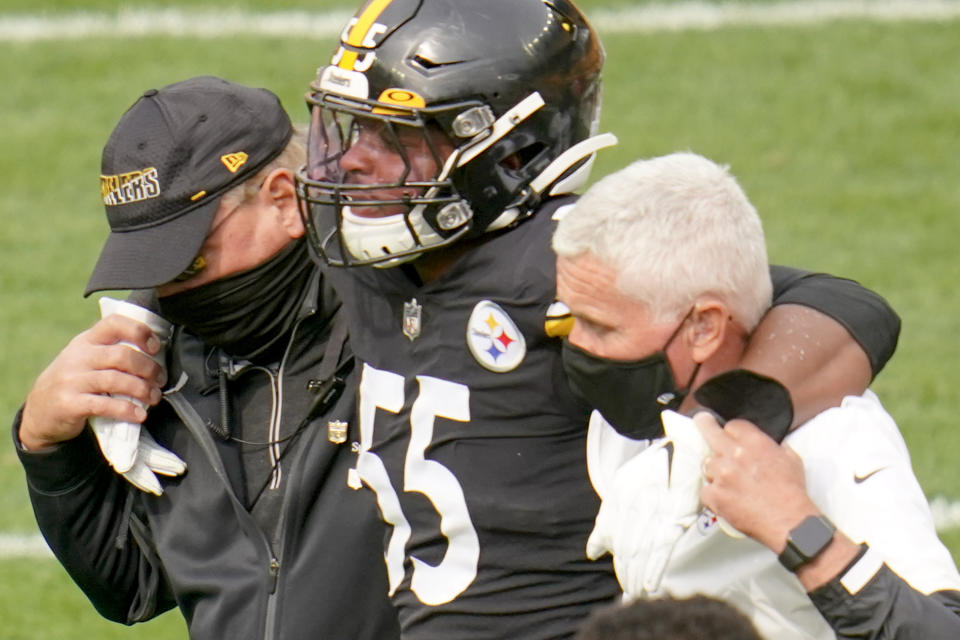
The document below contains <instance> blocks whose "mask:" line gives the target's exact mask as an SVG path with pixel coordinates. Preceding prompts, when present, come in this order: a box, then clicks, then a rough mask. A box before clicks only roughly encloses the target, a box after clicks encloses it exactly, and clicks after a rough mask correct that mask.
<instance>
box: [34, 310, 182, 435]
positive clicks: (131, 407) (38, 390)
mask: <svg viewBox="0 0 960 640" xmlns="http://www.w3.org/2000/svg"><path fill="white" fill-rule="evenodd" d="M121 342H129V343H131V344H133V345H136V346H137V347H139V348H140V349H142V350H143V351H144V352H146V353H140V352H139V351H137V350H136V349H131V348H130V347H129V346H127V345H124V344H120V343H121ZM161 347H162V344H161V342H160V341H159V340H158V339H157V337H156V336H155V335H154V334H153V332H152V331H151V330H150V328H149V327H147V326H146V325H145V324H143V323H141V322H136V321H134V320H131V319H129V318H124V317H122V316H119V315H112V316H108V317H106V318H104V319H102V320H100V321H99V322H97V323H96V324H95V325H93V327H91V328H90V329H88V330H87V331H84V332H83V333H81V334H80V335H78V336H76V337H75V338H74V339H73V340H71V341H70V343H69V344H68V345H67V346H66V347H65V348H64V349H63V351H61V352H60V354H59V355H57V357H56V358H55V359H54V360H53V362H52V363H50V365H49V366H48V367H47V368H46V369H45V370H44V371H43V372H42V373H41V374H40V376H39V377H38V378H37V380H36V382H35V383H34V385H33V388H32V389H31V391H30V393H29V394H28V395H27V401H26V404H25V406H24V411H23V418H22V421H21V423H20V433H19V436H20V442H22V443H23V445H24V446H25V447H26V448H27V449H28V450H31V451H32V450H37V449H42V448H44V447H47V446H50V445H53V444H56V443H58V442H63V441H65V440H70V439H73V438H75V437H77V436H78V435H79V434H80V432H81V431H83V428H84V425H85V424H86V421H87V419H88V418H90V417H92V416H104V417H107V418H114V419H117V420H125V421H129V422H136V423H141V422H143V421H144V420H145V419H146V417H147V414H146V411H145V410H144V409H143V408H141V407H139V406H137V405H136V404H135V403H133V402H131V401H129V400H126V399H122V398H115V397H110V395H108V394H117V395H121V396H128V397H130V398H134V399H136V400H139V401H140V402H142V403H143V404H144V405H148V406H152V405H154V404H156V403H157V402H159V401H160V398H161V388H162V387H163V385H164V384H165V383H166V372H165V371H164V368H163V367H162V366H161V365H159V364H157V363H156V362H154V361H153V360H152V359H151V358H150V355H152V354H156V353H158V352H159V351H160V349H161ZM148 354H149V355H148Z"/></svg>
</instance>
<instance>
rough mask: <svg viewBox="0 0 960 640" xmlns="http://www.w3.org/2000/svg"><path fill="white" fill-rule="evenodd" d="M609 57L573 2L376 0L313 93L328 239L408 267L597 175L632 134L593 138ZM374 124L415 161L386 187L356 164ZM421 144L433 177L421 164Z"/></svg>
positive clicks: (306, 196)
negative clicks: (356, 148)
mask: <svg viewBox="0 0 960 640" xmlns="http://www.w3.org/2000/svg"><path fill="white" fill-rule="evenodd" d="M603 59H604V53H603V48H602V46H601V44H600V41H599V39H598V37H597V35H596V33H595V32H594V30H593V29H592V28H591V27H590V25H589V24H588V23H587V21H586V19H585V18H584V17H583V15H582V14H581V13H580V11H579V10H578V9H577V8H576V7H575V6H574V5H573V4H572V3H571V2H569V0H368V2H366V3H365V4H364V6H363V7H362V8H361V9H360V11H359V12H358V13H357V14H356V15H355V16H354V17H353V18H352V19H351V20H350V21H349V22H348V24H347V26H346V28H345V29H344V31H343V33H342V35H341V38H340V46H339V47H338V48H337V50H336V52H335V53H334V55H333V58H332V60H331V62H330V64H329V65H328V66H326V67H323V68H321V69H319V70H318V73H317V78H316V80H315V81H314V82H312V83H311V85H310V92H309V93H308V94H307V103H308V105H309V107H310V109H311V118H312V119H311V125H310V134H309V144H308V159H307V165H306V166H305V167H304V168H303V169H302V170H301V171H300V172H299V174H298V176H297V181H298V190H297V191H298V194H299V196H300V198H301V202H302V203H303V207H302V208H301V210H302V212H303V217H304V223H305V225H306V227H307V234H308V238H309V240H310V243H311V245H312V247H313V249H314V251H315V252H316V253H318V254H319V255H322V256H323V257H324V259H326V260H327V262H328V263H330V264H334V265H360V264H376V265H377V266H393V265H395V264H399V263H401V262H404V261H407V260H410V259H413V258H414V257H416V256H418V255H420V254H421V253H422V252H423V251H426V250H430V249H434V248H438V247H444V246H447V245H449V244H451V243H453V242H455V241H457V240H460V239H463V238H467V237H472V236H476V235H479V234H481V233H485V232H488V231H493V230H496V229H502V228H505V227H508V226H510V225H513V224H516V223H518V222H519V221H521V220H523V219H524V218H526V217H528V216H530V215H531V214H532V213H533V212H534V211H535V210H536V207H537V205H538V204H539V202H540V200H541V198H542V197H544V196H548V195H556V194H559V193H569V192H571V191H573V190H574V189H576V188H578V187H580V186H582V185H583V183H584V182H585V181H586V179H587V174H588V173H589V169H590V165H591V164H592V161H593V155H594V153H595V152H596V151H597V149H599V148H602V147H604V146H609V145H611V144H614V143H615V142H616V138H614V137H613V136H612V135H610V134H606V135H602V136H596V137H591V136H593V134H594V133H595V131H596V126H597V121H598V118H599V112H600V70H601V67H602V66H603ZM369 132H375V135H377V136H378V137H379V140H380V143H381V144H382V145H383V146H384V147H385V148H388V149H390V152H391V153H394V154H398V155H399V156H400V157H401V158H402V163H401V164H399V166H400V167H401V169H400V170H398V171H397V175H395V176H390V177H389V178H388V179H386V180H380V181H378V182H376V183H375V184H365V183H363V182H364V181H362V180H359V179H357V178H356V176H354V175H352V172H351V171H350V170H348V169H345V168H344V167H343V166H342V164H343V161H344V158H345V157H346V156H347V154H349V153H350V150H351V145H353V144H354V143H355V142H356V141H357V140H358V139H360V138H361V136H363V135H367V134H369ZM412 136H413V137H414V138H416V143H415V144H411V143H410V140H411V137H412ZM412 147H416V149H417V153H419V154H426V155H427V156H428V157H429V158H430V159H431V160H432V162H430V163H428V165H429V166H430V167H431V168H435V172H434V174H433V175H430V176H424V175H418V172H417V171H416V170H414V167H415V166H416V165H417V159H416V158H413V157H412V155H411V153H412V152H411V148H412ZM367 182H369V181H367ZM378 207H382V209H377V208H378ZM361 210H363V211H368V212H369V211H382V213H381V214H373V215H371V214H369V213H368V214H366V215H357V213H355V211H361Z"/></svg>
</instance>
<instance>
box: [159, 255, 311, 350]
mask: <svg viewBox="0 0 960 640" xmlns="http://www.w3.org/2000/svg"><path fill="white" fill-rule="evenodd" d="M312 266H313V263H312V262H311V261H310V258H309V256H308V255H307V244H306V242H304V241H303V240H296V241H294V242H291V243H290V244H289V245H288V246H287V247H285V248H284V249H282V250H281V251H280V252H279V253H278V254H277V255H275V256H273V257H272V258H270V259H269V260H267V261H266V262H264V263H263V264H261V265H259V266H256V267H254V268H253V269H248V270H247V271H241V272H240V273H237V274H234V275H231V276H227V277H225V278H220V279H219V280H214V281H213V282H209V283H207V284H204V285H200V286H199V287H196V288H194V289H188V290H186V291H183V292H181V293H176V294H174V295H171V296H164V297H162V298H160V299H159V300H158V302H159V307H160V314H161V315H162V316H164V317H165V318H166V319H167V320H169V321H171V322H173V323H175V324H180V325H183V326H184V327H185V328H186V329H187V330H188V331H190V333H193V334H195V335H197V336H199V337H200V338H202V339H203V340H204V341H205V342H207V343H208V344H212V345H215V346H218V347H221V348H223V350H224V351H226V352H227V353H229V354H230V355H232V356H235V357H238V358H247V359H252V358H255V357H256V356H258V355H261V354H263V353H265V352H266V351H268V350H269V349H270V348H271V347H272V346H274V345H275V344H277V343H278V342H279V341H280V340H282V339H284V338H285V337H286V336H287V335H288V334H289V332H290V330H291V329H292V328H293V325H294V323H295V322H296V319H297V313H298V311H299V310H300V307H301V305H302V303H303V299H304V296H305V295H306V293H307V284H308V283H309V282H310V276H311V274H312V273H313V268H312Z"/></svg>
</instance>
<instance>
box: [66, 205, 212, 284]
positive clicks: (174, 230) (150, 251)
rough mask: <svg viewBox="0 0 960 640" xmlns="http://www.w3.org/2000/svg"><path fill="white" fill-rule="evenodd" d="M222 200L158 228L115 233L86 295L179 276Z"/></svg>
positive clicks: (104, 250) (168, 280)
mask: <svg viewBox="0 0 960 640" xmlns="http://www.w3.org/2000/svg"><path fill="white" fill-rule="evenodd" d="M219 203H220V199H219V198H213V199H212V200H211V201H210V202H205V203H204V204H202V205H200V206H199V207H197V208H196V209H192V210H191V211H189V212H188V213H186V214H184V215H182V216H179V217H177V218H174V219H173V220H170V221H169V222H166V223H164V224H161V225H158V226H155V227H148V228H146V229H136V230H133V231H120V232H117V231H113V232H111V233H110V235H109V236H108V237H107V241H106V243H104V245H103V249H102V250H101V251H100V258H99V259H98V260H97V265H96V266H95V267H94V268H93V273H92V274H91V276H90V280H89V281H88V282H87V288H86V290H85V291H84V293H83V295H84V297H86V296H89V295H90V294H91V293H93V292H95V291H106V290H116V289H147V288H150V287H156V286H158V285H161V284H165V283H167V282H170V281H171V280H173V279H174V278H176V277H177V276H178V275H180V274H181V273H183V271H184V270H185V269H186V268H187V267H188V266H190V263H192V262H193V260H194V258H196V257H197V253H198V252H199V251H200V247H201V246H203V241H204V240H205V239H206V237H207V233H208V232H209V230H210V225H211V224H212V223H213V217H214V215H215V214H216V212H217V207H218V206H219Z"/></svg>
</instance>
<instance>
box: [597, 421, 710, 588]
mask: <svg viewBox="0 0 960 640" xmlns="http://www.w3.org/2000/svg"><path fill="white" fill-rule="evenodd" d="M661 419H662V420H663V425H664V432H665V433H666V436H665V437H663V438H659V439H657V440H654V441H653V442H652V443H651V445H650V447H649V448H647V449H645V450H644V451H642V452H641V453H639V454H638V455H636V456H635V457H634V458H633V459H631V460H630V461H628V462H627V463H625V464H624V465H623V466H622V467H621V468H620V469H619V470H618V471H617V473H616V475H615V476H614V479H615V481H614V485H613V487H612V488H611V491H610V492H609V494H608V496H607V497H606V498H605V499H604V500H603V502H602V503H601V505H600V511H599V512H598V514H597V520H596V525H595V526H594V529H593V532H592V533H591V534H590V538H589V539H588V541H587V555H588V557H590V558H592V559H596V558H598V557H600V556H602V555H603V554H604V553H606V552H608V551H609V552H611V553H612V554H613V566H614V569H615V570H616V572H617V579H618V580H619V581H620V586H621V587H622V588H623V590H624V593H625V594H626V595H627V596H630V597H635V596H638V595H641V594H650V593H655V592H656V591H657V590H658V589H659V587H660V583H661V581H662V579H663V574H664V572H665V570H666V568H667V564H668V562H669V561H670V556H671V555H672V553H673V549H674V547H675V545H676V543H677V541H678V540H679V539H680V537H681V536H682V535H683V533H684V532H685V531H686V530H687V529H688V528H689V527H690V526H691V525H693V524H694V523H695V522H696V521H697V517H698V516H699V513H700V486H701V484H702V475H701V470H700V467H701V464H702V463H703V459H704V458H705V457H706V455H707V454H708V453H709V451H710V449H709V447H708V446H707V443H706V441H704V440H703V437H702V436H701V435H700V432H699V430H698V429H697V428H696V425H694V424H693V421H692V420H690V419H689V418H686V417H684V416H681V415H680V414H677V413H675V412H673V411H665V412H663V414H662V416H661ZM670 444H672V445H673V454H672V460H671V454H670V450H669V449H668V445H670Z"/></svg>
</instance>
